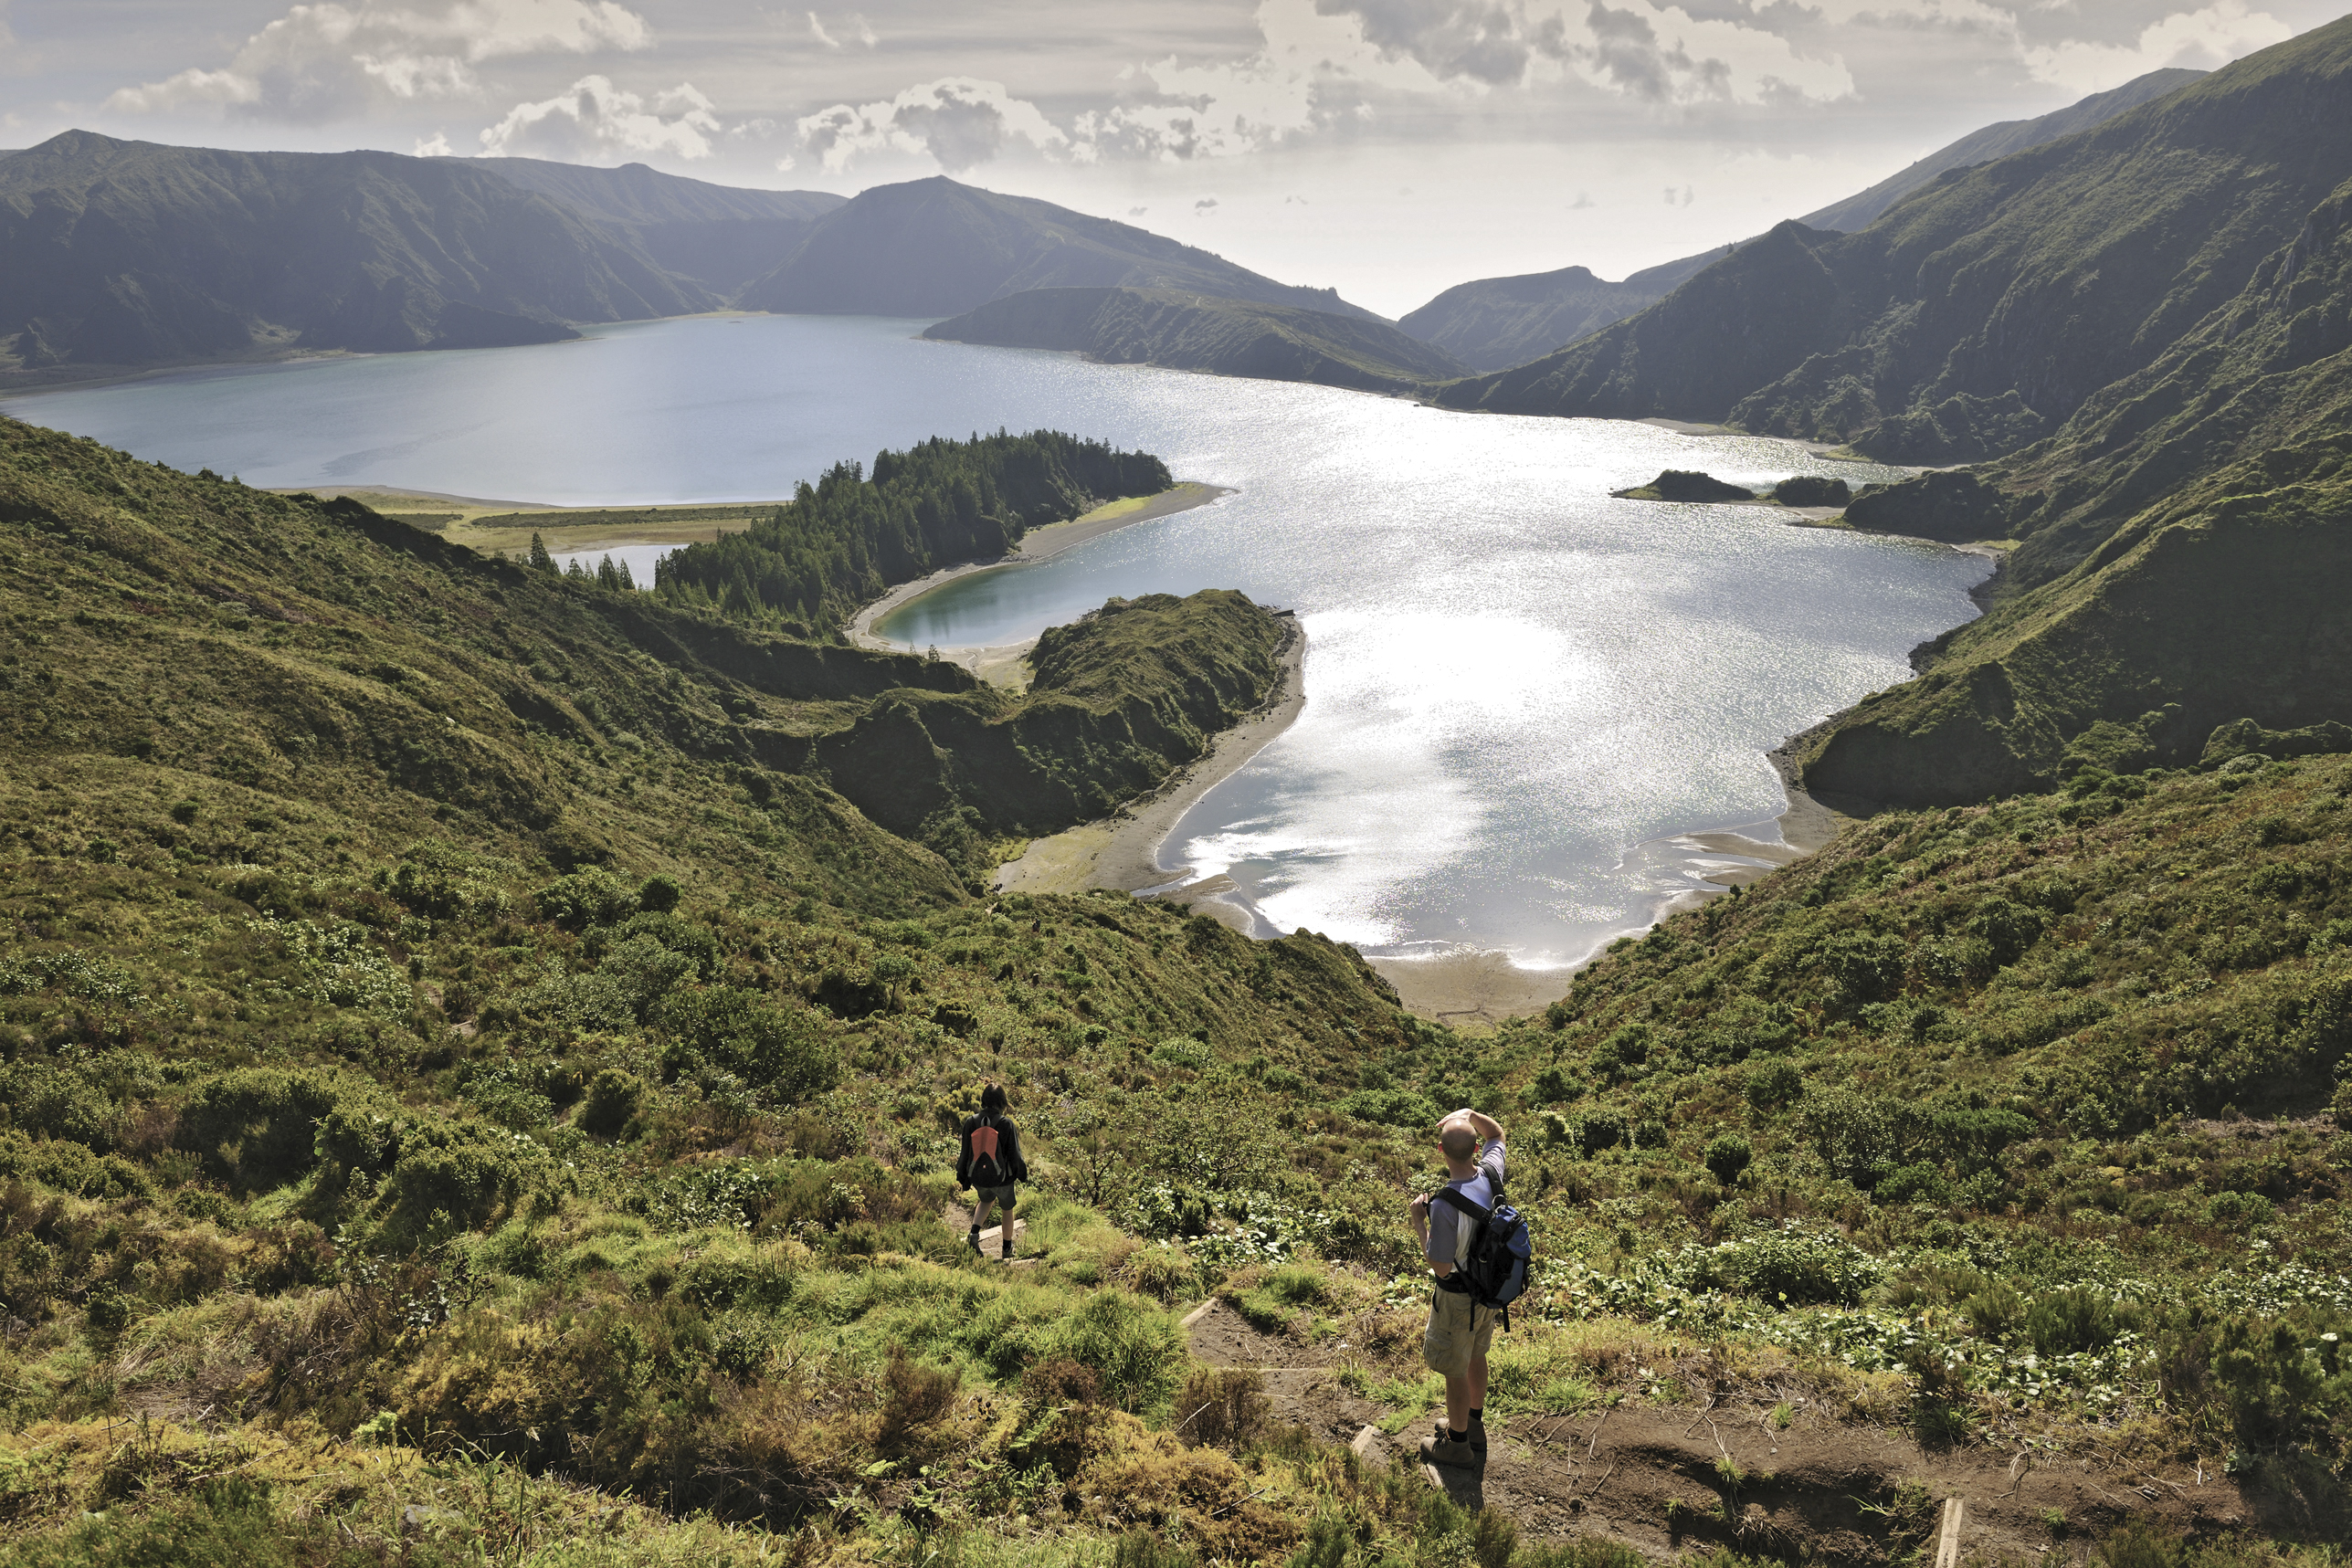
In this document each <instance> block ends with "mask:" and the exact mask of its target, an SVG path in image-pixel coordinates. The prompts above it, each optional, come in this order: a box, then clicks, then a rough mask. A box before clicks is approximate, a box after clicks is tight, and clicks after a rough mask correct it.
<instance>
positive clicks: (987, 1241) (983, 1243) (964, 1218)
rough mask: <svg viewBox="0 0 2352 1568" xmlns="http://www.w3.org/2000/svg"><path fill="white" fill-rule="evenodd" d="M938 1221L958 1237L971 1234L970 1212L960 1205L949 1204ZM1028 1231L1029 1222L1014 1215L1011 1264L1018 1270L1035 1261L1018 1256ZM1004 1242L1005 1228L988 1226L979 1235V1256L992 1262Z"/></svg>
mask: <svg viewBox="0 0 2352 1568" xmlns="http://www.w3.org/2000/svg"><path fill="white" fill-rule="evenodd" d="M939 1219H940V1223H941V1224H943V1225H944V1226H946V1227H947V1228H948V1229H949V1230H952V1231H954V1232H955V1234H956V1235H958V1236H969V1235H971V1234H972V1211H971V1210H970V1209H967V1208H965V1206H964V1205H961V1204H949V1205H947V1208H946V1210H945V1212H944V1213H942V1214H941V1215H940V1216H939ZM1028 1231H1029V1222H1028V1221H1027V1220H1025V1219H1023V1218H1021V1217H1020V1215H1018V1214H1016V1215H1014V1216H1013V1251H1014V1253H1015V1254H1016V1256H1015V1257H1014V1258H1013V1260H1012V1262H1013V1266H1014V1267H1015V1268H1019V1267H1021V1266H1023V1265H1025V1264H1034V1263H1035V1262H1036V1261H1037V1259H1036V1258H1022V1257H1019V1256H1018V1253H1019V1252H1020V1250H1021V1239H1022V1237H1026V1236H1028ZM1004 1242H1005V1227H1004V1226H1001V1225H992V1226H989V1227H988V1228H987V1229H986V1230H984V1231H982V1232H981V1233H980V1251H981V1254H982V1255H983V1256H984V1257H986V1258H989V1259H990V1260H991V1261H994V1260H995V1258H997V1254H998V1252H999V1251H1000V1249H1001V1248H1002V1247H1003V1246H1004Z"/></svg>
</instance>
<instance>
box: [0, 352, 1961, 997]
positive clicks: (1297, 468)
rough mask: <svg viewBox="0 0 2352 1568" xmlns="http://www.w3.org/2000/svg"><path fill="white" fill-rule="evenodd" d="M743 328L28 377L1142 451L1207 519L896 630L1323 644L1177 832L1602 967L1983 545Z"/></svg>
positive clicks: (317, 477) (687, 461) (1730, 446)
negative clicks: (1186, 617)
mask: <svg viewBox="0 0 2352 1568" xmlns="http://www.w3.org/2000/svg"><path fill="white" fill-rule="evenodd" d="M916 327H917V324H916V323H909V322H902V321H876V320H872V319H854V318H824V317H749V318H716V319H696V320H691V321H666V322H650V323H643V324H638V325H631V326H626V327H620V328H614V329H608V330H606V331H604V332H602V333H600V335H598V336H597V337H596V338H593V339H590V340H588V341H586V342H577V343H563V344H553V345H549V346H547V347H545V348H533V349H502V350H495V351H486V352H481V353H438V354H413V355H398V356H383V357H377V358H365V359H350V360H338V361H325V362H318V363H309V364H302V365H295V366H288V367H282V368H272V369H266V370H237V371H216V372H206V373H195V374H179V375H173V376H167V377H161V378H156V379H153V380H149V381H144V382H137V383H130V384H122V385H118V386H111V387H100V388H91V389H88V390H82V391H72V392H60V393H50V394H45V395H38V396H35V397H25V398H17V399H14V400H10V401H9V402H7V403H6V404H5V405H0V406H5V408H6V411H7V412H9V413H11V414H14V415H16V416H17V417H19V418H26V419H31V420H33V421H35V422H37V423H39V424H44V425H50V426H58V427H59V428H63V429H68V430H71V431H74V432H76V433H78V434H82V435H88V436H93V437H98V438H100V439H101V440H105V441H107V442H110V443H111V444H113V445H116V446H120V447H127V448H128V449H130V450H131V451H132V452H135V453H137V454H138V455H139V456H141V457H142V458H162V459H163V460H164V461H166V462H170V463H172V464H174V465H175V466H178V467H182V468H191V469H193V468H197V467H201V466H209V467H211V468H215V469H216V470H218V471H220V472H223V473H230V472H234V473H237V474H238V475H239V476H240V477H242V478H243V479H245V480H246V481H247V482H248V483H249V484H257V485H269V486H298V485H325V484H343V485H355V484H393V485H401V486H406V487H409V488H413V489H426V490H438V491H442V492H446V493H449V494H456V495H468V496H480V497H488V498H495V499H501V500H527V501H544V502H551V503H570V504H589V503H601V504H621V503H649V502H656V501H715V500H757V499H766V498H771V497H775V496H779V495H784V494H787V493H789V491H790V489H791V487H792V485H793V484H794V483H795V482H796V481H797V480H800V479H813V478H814V477H815V476H816V475H817V473H818V472H819V471H820V470H821V469H822V468H825V467H826V466H827V465H828V464H830V463H832V462H834V461H837V460H838V459H840V458H861V459H866V460H870V459H871V458H872V456H873V454H874V452H875V451H876V450H877V449H879V448H880V447H884V446H903V445H905V444H906V443H908V442H911V441H913V440H918V439H922V438H924V437H929V436H931V435H933V434H947V435H962V434H968V433H970V432H973V431H977V430H993V429H996V428H998V427H1000V426H1002V427H1007V428H1011V429H1026V428H1033V427H1036V426H1055V427H1059V428H1061V429H1066V430H1071V431H1075V432H1079V433H1081V434H1085V435H1090V436H1097V437H1106V438H1108V439H1110V440H1113V441H1115V442H1117V443H1119V444H1120V445H1122V446H1129V447H1135V446H1140V447H1145V448H1147V449H1149V450H1152V451H1155V452H1157V453H1159V454H1160V455H1161V456H1163V457H1164V458H1166V459H1167V461H1168V463H1169V465H1170V467H1171V468H1173V469H1174V470H1175V471H1176V474H1177V475H1178V477H1180V478H1183V479H1203V480H1208V481H1210V482H1213V483H1216V484H1220V485H1227V486H1230V487H1233V489H1235V490H1236V492H1237V493H1236V494H1233V495H1230V496H1228V497H1225V498H1223V499H1222V500H1218V501H1217V502H1216V503H1214V504H1212V505H1210V506H1208V507H1204V508H1200V509H1197V510H1192V511H1188V512H1182V513H1179V514H1177V515H1176V516H1173V517H1169V518H1165V519H1162V520H1159V521H1155V522H1148V523H1142V524H1138V525H1136V526H1134V527H1133V528H1129V529H1124V530H1122V531H1118V532H1115V533H1112V534H1108V535H1105V536H1102V537H1101V538H1099V539H1096V540H1093V541H1091V542H1088V543H1086V544H1082V545H1079V546H1076V547H1073V548H1072V549H1071V550H1069V551H1067V552H1063V553H1061V554H1060V555H1057V556H1054V557H1052V558H1050V559H1049V560H1047V561H1045V562H1042V563H1037V564H1035V565H1030V566H1023V567H1018V568H1011V569H1007V570H1002V571H997V572H989V573H981V574H974V575H972V576H969V577H966V578H964V579H960V580H959V581H957V582H956V583H955V584H950V585H949V586H948V587H946V588H944V589H943V590H941V591H939V592H937V593H934V594H932V595H926V596H925V597H923V599H920V600H917V601H915V602H914V603H913V604H912V605H909V606H907V607H906V608H905V609H904V610H902V611H901V612H899V613H898V614H896V615H894V616H891V618H890V619H889V621H888V622H886V623H885V625H884V626H882V627H881V628H878V629H880V630H881V631H882V632H883V633H884V634H885V635H888V636H891V637H903V638H905V639H906V640H908V641H910V642H912V643H913V644H914V645H915V646H917V647H921V646H923V645H924V644H927V643H937V644H940V645H942V646H946V645H954V644H971V643H1002V642H1007V641H1011V640H1015V639H1017V638H1019V637H1028V636H1030V635H1033V634H1034V633H1035V632H1036V631H1038V630H1039V629H1040V628H1041V627H1043V626H1049V625H1052V624H1055V623H1057V622H1061V621H1067V620H1069V619H1071V618H1072V617H1073V616H1077V615H1079V614H1081V613H1082V612H1084V611H1085V610H1087V609H1090V608H1092V607H1093V606H1095V605H1100V604H1101V603H1102V601H1103V599H1105V598H1107V597H1109V596H1111V595H1114V594H1117V595H1136V594H1140V593H1146V592H1167V593H1179V594H1181V593H1189V592H1192V591H1193V590H1195V589H1198V588H1204V587H1238V588H1240V589H1242V590H1243V591H1244V592H1246V593H1248V594H1250V596H1251V597H1253V598H1256V599H1259V600H1260V601H1261V602H1265V603H1269V604H1274V605H1284V606H1288V607H1291V608H1293V609H1295V610H1297V611H1298V612H1299V614H1300V616H1302V618H1303V622H1304V624H1305V626H1306V628H1307V632H1308V636H1309V639H1310V640H1309V652H1308V657H1307V666H1306V670H1307V692H1308V702H1307V706H1306V710H1305V712H1304V713H1303V716H1302V717H1301V719H1300V721H1299V722H1298V723H1297V724H1295V725H1294V726H1293V727H1292V729H1291V730H1290V731H1288V732H1286V733H1285V734H1284V735H1283V736H1282V737H1281V738H1280V739H1279V740H1277V741H1276V742H1274V743H1273V744H1271V746H1269V747H1268V748H1267V749H1266V750H1265V751H1264V752H1260V754H1259V756H1258V758H1257V760H1256V761H1255V762H1253V763H1251V764H1250V766H1249V767H1247V768H1245V769H1244V770H1242V771H1241V772H1240V773H1237V774H1236V775H1235V776H1234V777H1233V778H1231V779H1229V780H1228V781H1227V782H1226V783H1225V784H1222V785H1220V786H1219V787H1218V788H1217V789H1216V790H1213V791H1211V792H1210V793H1209V794H1208V795H1207V796H1206V797H1204V799H1203V800H1202V801H1201V803H1200V804H1199V805H1197V806H1196V807H1195V808H1194V809H1193V810H1192V812H1191V813H1190V814H1189V815H1188V816H1187V817H1186V819H1185V820H1184V822H1183V823H1181V824H1180V825H1179V826H1178V828H1177V830H1176V834H1175V835H1174V836H1173V837H1171V839H1170V841H1169V843H1168V845H1167V847H1165V850H1164V851H1163V859H1164V861H1165V863H1166V864H1168V865H1169V866H1170V868H1171V874H1172V875H1173V874H1175V870H1176V868H1177V867H1179V866H1180V865H1181V866H1187V867H1189V868H1191V870H1192V871H1193V872H1195V873H1197V874H1208V873H1211V872H1215V871H1219V870H1222V871H1226V872H1228V873H1229V874H1230V875H1231V876H1232V877H1233V878H1234V879H1235V881H1236V882H1237V884H1238V885H1239V888H1240V889H1241V896H1242V897H1243V898H1244V899H1245V900H1247V901H1248V902H1250V904H1251V905H1252V906H1253V907H1254V908H1255V909H1256V910H1258V911H1259V912H1260V915H1261V917H1262V918H1263V919H1264V920H1265V921H1267V922H1269V923H1270V924H1271V925H1275V926H1279V927H1281V928H1283V929H1290V928H1292V927H1297V926H1307V927H1311V928H1313V929H1314V930H1317V931H1325V932H1327V933H1328V934H1330V935H1332V936H1334V937H1335V938H1338V939H1340V940H1344V941H1352V942H1357V943H1359V944H1360V945H1362V946H1364V947H1366V949H1367V950H1369V951H1376V952H1378V951H1386V952H1427V951H1431V950H1433V949H1436V948H1440V947H1442V946H1444V945H1447V944H1451V943H1457V942H1469V943H1474V944H1477V945H1481V946H1494V947H1502V948H1505V949H1508V950H1511V951H1512V952H1514V953H1516V954H1517V955H1518V956H1519V957H1520V959H1521V960H1522V962H1525V963H1563V962H1567V961H1571V960H1573V959H1575V958H1577V957H1580V956H1581V955H1582V954H1583V953H1584V952H1587V951H1589V950H1590V949H1591V948H1592V947H1593V946H1594V945H1595V944H1596V943H1597V942H1600V941H1603V940H1606V938H1607V937H1608V936H1609V935H1611V934H1614V933H1615V932H1617V931H1623V930H1626V929H1628V928H1630V927H1632V926H1636V925H1639V924H1641V923H1644V922H1646V921H1647V920H1648V919H1649V918H1651V913H1652V911H1653V910H1655V908H1656V907H1657V906H1658V904H1659V903H1660V902H1661V900H1663V899H1665V898H1667V897H1670V896H1671V895H1672V894H1673V893H1674V892H1676V891H1678V890H1681V889H1686V888H1688V887H1689V886H1691V885H1692V880H1691V879H1692V878H1693V877H1694V876H1695V875H1696V874H1697V872H1698V871H1699V870H1700V869H1701V868H1702V866H1701V865H1700V863H1699V862H1698V860H1697V859H1696V858H1694V857H1693V855H1692V854H1689V853H1682V852H1679V851H1677V850H1675V849H1674V848H1673V847H1672V845H1671V844H1669V843H1666V842H1664V841H1666V840H1669V839H1671V837H1672V836H1674V835H1677V834H1681V833H1686V832H1692V831H1697V830H1700V829H1704V828H1715V827H1727V826H1744V825H1750V824H1756V823H1760V822H1765V821H1768V820H1769V819H1770V818H1771V817H1772V816H1775V815H1776V814H1777V811H1778V809H1779V803H1780V796H1779V791H1778V787H1777V784H1776V783H1775V781H1774V778H1773V775H1772V773H1771V770H1770V768H1769V766H1768V765H1767V763H1766V762H1765V760H1764V753H1765V752H1766V751H1767V749H1769V748H1770V747H1771V746H1772V745H1774V744H1775V743H1777V742H1778V741H1779V740H1780V739H1781V738H1783V737H1784V736H1786V735H1788V734H1789V733H1791V732H1793V731H1797V730H1799V729H1802V728H1804V727H1805V726H1806V725H1808V724H1810V723H1812V722H1814V721H1817V720H1819V719H1820V718H1822V717H1825V716H1826V715H1828V714H1829V713H1830V712H1832V711H1834V710H1837V709H1839V708H1841V707H1843V706H1845V705H1847V704H1848V703H1850V702H1851V701H1852V700H1854V699H1856V698H1858V697H1860V696H1862V694H1864V693H1865V692H1868V691H1871V690H1873V689H1877V688H1879V687H1882V686H1885V685H1887V684H1890V683H1892V682H1893V681H1896V680H1899V679H1904V677H1905V676H1907V674H1908V673H1909V669H1908V666H1907V664H1906V662H1905V659H1904V655H1905V653H1906V652H1907V651H1908V650H1909V649H1910V648H1911V647H1913V646H1914V645H1915V644H1917V643H1919V642H1921V641H1922V640H1924V639H1925V638H1927V637H1932V636H1934V635H1935V634H1936V633H1937V632H1939V631H1941V630H1943V629H1944V628H1946V627H1947V626H1952V625H1955V624H1956V623H1957V622H1959V621H1962V620H1965V619H1967V617H1968V616H1970V615H1972V614H1973V613H1974V611H1973V608H1972V606H1971V605H1970V604H1969V602H1968V598H1967V590H1968V588H1969V587H1970V586H1971V585H1973V584H1975V583H1976V582H1978V580H1979V579H1981V577H1982V576H1983V575H1984V573H1985V571H1986V570H1987V568H1986V565H1985V563H1982V562H1980V561H1978V560H1977V559H1975V558H1973V557H1969V556H1965V555H1961V554H1958V553H1957V552H1953V551H1950V550H1946V549H1944V548H1941V547H1938V546H1934V545H1928V544H1924V543H1918V542H1906V541H1900V540H1886V539H1869V538H1863V537H1861V536H1858V535H1853V534H1846V533H1839V532H1834V531H1819V530H1807V529H1797V528H1791V527H1789V526H1788V525H1787V524H1786V523H1784V522H1782V521H1778V519H1777V516H1776V514H1774V513H1773V512H1772V511H1771V510H1768V509H1761V508H1742V507H1713V506H1672V505H1661V504H1657V503H1650V502H1640V501H1619V500H1610V499H1609V498H1608V491H1609V490H1611V489H1622V488H1624V487H1626V486H1629V485H1632V484H1637V483H1640V482H1642V481H1644V480H1646V479H1650V478H1651V477H1652V476H1654V475H1655V474H1656V473H1657V472H1658V470H1659V469H1660V468H1670V467H1671V468H1705V469H1707V470H1708V471H1710V472H1713V473H1714V474H1716V475H1717V476H1719V477H1721V478H1725V479H1735V480H1743V481H1749V482H1756V483H1761V482H1765V481H1767V480H1770V479H1777V478H1780V477H1783V476H1786V475H1788V474H1790V473H1796V472H1819V473H1838V474H1844V475H1847V476H1848V477H1850V478H1852V479H1858V480H1859V479H1872V478H1886V477H1892V476H1891V475H1889V474H1887V473H1886V472H1885V471H1883V470H1877V469H1872V468H1864V467H1860V466H1857V465H1851V464H1839V463H1832V462H1828V461H1825V460H1822V459H1819V458H1812V457H1810V456H1809V455H1808V454H1807V453H1805V452H1804V451H1803V449H1802V448H1800V447H1796V446H1794V445H1793V444H1790V443H1786V442H1779V441H1770V440H1762V439H1752V438H1746V437H1737V438H1724V437H1690V436H1683V435H1679V434H1676V433H1673V432H1670V431H1666V430H1662V429H1658V428H1654V427H1651V426H1644V425H1635V424H1627V423H1622V422H1617V421H1604V420H1541V419H1522V418H1510V417H1502V416H1485V415H1464V414H1450V413H1440V412H1437V411H1434V410H1430V409H1427V408H1422V407H1419V406H1417V405H1411V404H1408V403H1404V402H1401V401H1398V400H1395V399H1390V398H1382V397H1372V396H1366V395H1360V394H1354V393H1345V392H1338V391H1334V390H1331V389H1327V388H1322V387H1310V386H1292V385H1287V384H1278V383H1271V382H1250V381H1229V380H1222V379H1218V378H1213V377H1206V376H1197V375H1187V374H1180V373H1176V372H1168V371H1158V370H1153V369H1147V368H1136V367H1130V366H1104V365H1093V364H1088V363H1082V362H1080V361H1077V360H1074V359H1070V358H1067V357H1064V356H1060V355H1055V354H1045V353H1028V352H1023V351H1017V350H1001V349H986V348H975V347H968V346H964V345H957V344H944V343H928V342H921V341H919V340H916V339H915V338H914V337H913V336H912V333H913V331H915V330H916Z"/></svg>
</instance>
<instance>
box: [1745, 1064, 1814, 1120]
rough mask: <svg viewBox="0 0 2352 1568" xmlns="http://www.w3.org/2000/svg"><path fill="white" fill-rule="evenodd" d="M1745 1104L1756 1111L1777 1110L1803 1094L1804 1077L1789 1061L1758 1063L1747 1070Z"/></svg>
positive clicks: (1795, 1065)
mask: <svg viewBox="0 0 2352 1568" xmlns="http://www.w3.org/2000/svg"><path fill="white" fill-rule="evenodd" d="M1746 1091H1747V1102H1748V1104H1750V1105H1752V1106H1754V1107H1755V1108H1756V1110H1779V1109H1780V1108H1781V1107H1782V1106H1784V1105H1788V1104H1790V1103H1792V1102H1794V1101H1795V1100H1798V1098H1799V1097H1800V1096H1802V1095H1803V1094H1804V1092H1805V1075H1804V1074H1803V1073H1801V1072H1799V1071H1798V1068H1797V1064H1796V1063H1795V1062H1791V1061H1777V1060H1776V1061H1767V1062H1759V1063H1757V1064H1756V1066H1754V1067H1752V1068H1748V1069H1747V1081H1746Z"/></svg>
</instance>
